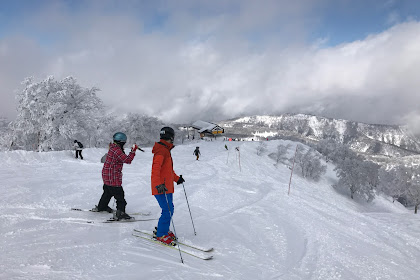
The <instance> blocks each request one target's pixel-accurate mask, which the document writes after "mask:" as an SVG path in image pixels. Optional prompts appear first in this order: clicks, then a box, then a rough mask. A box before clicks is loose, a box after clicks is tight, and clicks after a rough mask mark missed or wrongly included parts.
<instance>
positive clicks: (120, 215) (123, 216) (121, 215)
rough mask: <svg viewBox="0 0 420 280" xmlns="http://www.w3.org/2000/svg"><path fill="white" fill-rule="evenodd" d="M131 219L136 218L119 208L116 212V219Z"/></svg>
mask: <svg viewBox="0 0 420 280" xmlns="http://www.w3.org/2000/svg"><path fill="white" fill-rule="evenodd" d="M131 219H134V218H133V217H131V216H130V215H128V214H127V213H125V212H123V211H121V210H117V211H116V212H114V220H118V221H120V220H131Z"/></svg>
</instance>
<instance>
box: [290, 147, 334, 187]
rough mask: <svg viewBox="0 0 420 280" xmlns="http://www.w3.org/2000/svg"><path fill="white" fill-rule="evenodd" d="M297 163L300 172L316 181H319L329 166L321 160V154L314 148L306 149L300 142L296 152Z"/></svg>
mask: <svg viewBox="0 0 420 280" xmlns="http://www.w3.org/2000/svg"><path fill="white" fill-rule="evenodd" d="M295 164H296V170H297V172H298V174H300V175H301V176H302V177H303V178H309V179H312V180H315V181H318V180H319V179H320V178H321V176H322V175H324V174H325V172H326V171H327V166H326V165H323V164H322V162H321V156H320V155H319V154H318V153H317V152H316V151H315V150H314V149H311V148H309V149H308V150H305V149H304V147H303V146H302V145H300V144H299V145H298V149H297V152H296V159H295Z"/></svg>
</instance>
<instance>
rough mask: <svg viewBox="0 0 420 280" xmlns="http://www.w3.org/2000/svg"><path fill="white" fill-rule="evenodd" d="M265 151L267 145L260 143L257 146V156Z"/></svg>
mask: <svg viewBox="0 0 420 280" xmlns="http://www.w3.org/2000/svg"><path fill="white" fill-rule="evenodd" d="M266 150H267V144H266V143H265V142H260V143H259V144H258V146H257V155H259V156H260V155H262V154H263V153H264V152H265V151H266Z"/></svg>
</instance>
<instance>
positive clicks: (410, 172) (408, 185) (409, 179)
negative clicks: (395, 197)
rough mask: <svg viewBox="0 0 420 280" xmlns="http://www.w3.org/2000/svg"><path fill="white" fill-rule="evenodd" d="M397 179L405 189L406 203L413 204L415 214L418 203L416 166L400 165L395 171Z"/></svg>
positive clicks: (419, 186)
mask: <svg viewBox="0 0 420 280" xmlns="http://www.w3.org/2000/svg"><path fill="white" fill-rule="evenodd" d="M397 178H398V179H397V180H398V181H399V182H400V184H401V185H402V188H403V189H404V190H405V192H404V194H405V196H406V197H407V200H408V203H409V204H411V205H413V206H414V213H415V214H417V211H418V207H419V205H420V172H419V170H418V168H417V169H416V168H414V166H411V167H405V166H404V167H400V168H399V170H398V172H397Z"/></svg>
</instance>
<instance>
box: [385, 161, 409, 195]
mask: <svg viewBox="0 0 420 280" xmlns="http://www.w3.org/2000/svg"><path fill="white" fill-rule="evenodd" d="M398 169H399V168H392V169H388V170H387V169H386V168H385V167H383V168H381V169H380V170H379V190H380V191H381V192H383V193H384V194H386V195H389V196H391V197H392V202H395V200H398V199H400V198H405V192H406V189H405V185H404V184H401V182H400V181H399V180H398V174H397V173H398V172H399V171H398Z"/></svg>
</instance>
